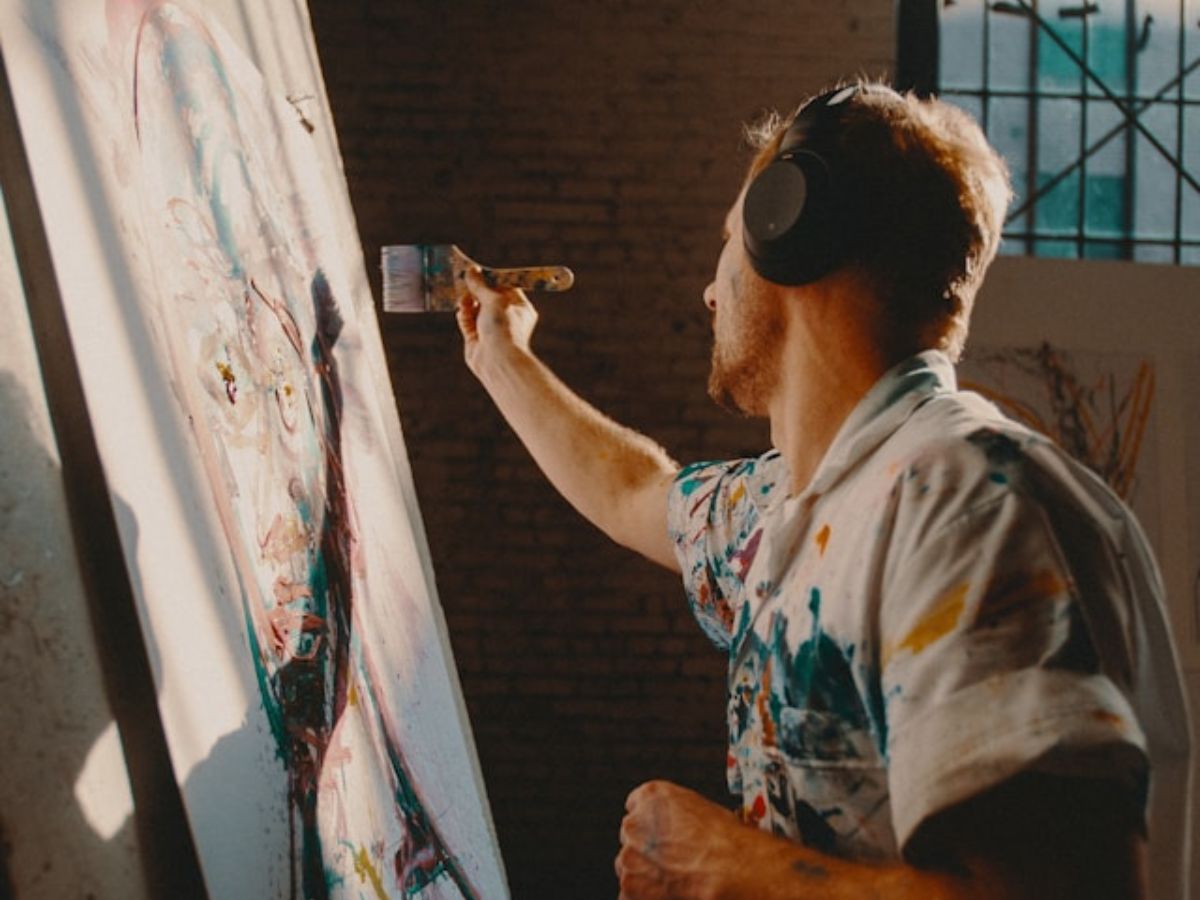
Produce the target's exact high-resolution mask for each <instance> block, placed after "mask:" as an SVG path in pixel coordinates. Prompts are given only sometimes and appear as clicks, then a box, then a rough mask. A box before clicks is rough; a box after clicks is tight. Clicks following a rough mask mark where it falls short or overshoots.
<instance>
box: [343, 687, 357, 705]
mask: <svg viewBox="0 0 1200 900" xmlns="http://www.w3.org/2000/svg"><path fill="white" fill-rule="evenodd" d="M346 703H347V704H349V705H350V706H358V685H357V684H355V683H354V682H353V681H352V682H350V693H349V695H348V696H347V697H346Z"/></svg>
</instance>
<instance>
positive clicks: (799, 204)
mask: <svg viewBox="0 0 1200 900" xmlns="http://www.w3.org/2000/svg"><path fill="white" fill-rule="evenodd" d="M833 200H834V198H833V180H832V177H831V175H830V172H829V166H828V165H826V163H825V160H823V159H822V158H821V157H820V156H818V155H817V154H815V153H812V152H811V151H808V150H796V151H792V152H790V153H786V154H785V155H783V156H781V157H779V158H778V159H776V160H775V161H774V162H773V163H771V164H770V165H769V166H767V167H766V168H765V169H763V171H762V172H760V173H759V174H758V176H757V177H756V178H755V179H754V181H753V182H751V184H750V187H749V188H747V189H746V197H745V199H744V200H743V202H742V234H743V241H744V243H745V246H746V252H747V254H748V255H749V257H750V262H751V265H752V266H753V267H754V270H755V271H756V272H758V274H759V275H761V276H762V277H763V278H766V279H767V280H768V281H773V282H775V283H776V284H785V285H800V284H809V283H810V282H813V281H816V280H817V279H818V278H820V277H821V276H822V275H825V274H827V273H828V272H829V271H831V270H832V269H833V268H834V267H835V266H836V264H837V252H836V251H837V246H838V239H837V229H836V227H835V225H836V216H835V213H836V209H835V204H834V202H833Z"/></svg>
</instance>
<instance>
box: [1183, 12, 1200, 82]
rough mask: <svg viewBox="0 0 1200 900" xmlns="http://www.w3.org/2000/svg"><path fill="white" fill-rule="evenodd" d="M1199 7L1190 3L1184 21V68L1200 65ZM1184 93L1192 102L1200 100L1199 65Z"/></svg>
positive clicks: (1189, 76) (1192, 73)
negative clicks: (1194, 64) (1195, 64)
mask: <svg viewBox="0 0 1200 900" xmlns="http://www.w3.org/2000/svg"><path fill="white" fill-rule="evenodd" d="M1197 6H1200V4H1197V3H1195V2H1192V3H1189V4H1188V7H1189V9H1188V15H1187V17H1186V18H1185V19H1184V25H1185V26H1186V27H1185V28H1184V38H1185V40H1184V45H1185V52H1184V54H1183V62H1184V68H1187V67H1188V66H1191V65H1192V64H1193V63H1200V12H1198V11H1197ZM1183 93H1184V96H1185V97H1188V98H1190V99H1192V100H1200V65H1197V67H1196V68H1195V69H1193V70H1192V72H1191V74H1190V75H1188V77H1187V78H1186V79H1185V80H1184V82H1183Z"/></svg>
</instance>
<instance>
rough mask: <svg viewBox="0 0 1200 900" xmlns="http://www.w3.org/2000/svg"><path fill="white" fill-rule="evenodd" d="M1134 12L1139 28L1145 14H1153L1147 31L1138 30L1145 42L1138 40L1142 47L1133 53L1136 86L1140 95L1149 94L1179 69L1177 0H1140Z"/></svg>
mask: <svg viewBox="0 0 1200 900" xmlns="http://www.w3.org/2000/svg"><path fill="white" fill-rule="evenodd" d="M1138 14H1139V19H1140V20H1141V21H1140V22H1139V28H1141V27H1143V24H1142V23H1144V22H1145V17H1146V16H1148V15H1149V16H1153V17H1154V19H1153V21H1152V22H1151V24H1150V29H1149V35H1145V34H1143V33H1142V32H1141V31H1139V34H1138V37H1139V39H1144V40H1145V44H1144V46H1143V45H1142V44H1141V43H1140V40H1139V46H1140V47H1143V49H1140V50H1138V53H1137V67H1138V89H1139V92H1140V93H1141V94H1143V95H1144V96H1151V95H1153V94H1154V93H1155V92H1157V91H1158V90H1159V88H1161V87H1162V86H1163V85H1165V84H1166V83H1167V82H1168V81H1170V80H1171V79H1172V78H1174V77H1175V76H1176V75H1178V74H1179V72H1180V65H1179V0H1142V2H1140V3H1139V4H1138ZM1192 27H1195V23H1192ZM1172 96H1174V93H1173V92H1172Z"/></svg>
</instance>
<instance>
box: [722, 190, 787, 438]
mask: <svg viewBox="0 0 1200 900" xmlns="http://www.w3.org/2000/svg"><path fill="white" fill-rule="evenodd" d="M744 197H745V192H744V191H743V192H742V194H740V195H739V196H738V199H737V201H736V202H735V203H734V204H733V207H732V208H731V209H730V210H729V214H728V215H727V216H726V217H725V229H724V239H725V245H724V247H723V248H722V250H721V256H720V258H719V259H718V260H717V272H716V275H715V276H714V278H713V281H712V283H711V284H710V285H709V286H708V287H707V288H705V290H704V305H705V306H707V307H708V308H709V309H710V310H711V311H712V314H713V351H712V369H711V371H710V372H709V376H708V393H709V395H710V396H711V397H712V398H713V399H714V400H715V401H716V402H717V403H719V404H721V405H722V406H726V407H728V408H730V409H733V410H735V411H738V412H742V413H745V414H746V415H750V416H765V415H767V402H768V400H769V398H770V395H771V393H772V392H773V391H774V389H775V386H776V383H777V380H778V376H779V361H780V353H781V349H782V347H783V331H784V321H783V310H782V306H781V297H780V295H779V292H778V290H776V289H775V287H774V286H773V285H772V284H770V283H769V282H767V281H765V280H764V279H763V278H762V277H761V276H759V275H758V273H756V272H755V271H754V269H753V268H752V267H751V265H750V260H749V259H748V258H747V256H746V248H745V245H744V244H743V242H742V201H743V199H744Z"/></svg>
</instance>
